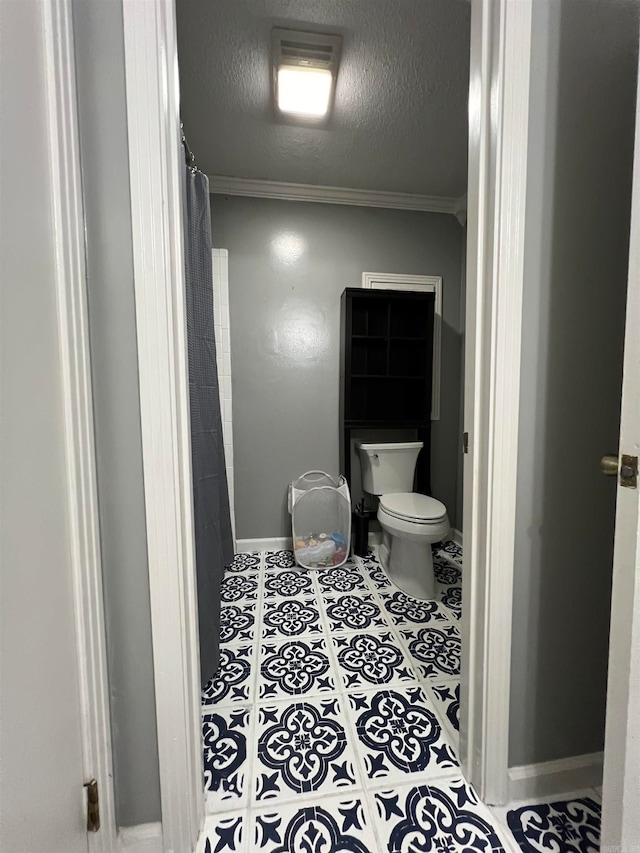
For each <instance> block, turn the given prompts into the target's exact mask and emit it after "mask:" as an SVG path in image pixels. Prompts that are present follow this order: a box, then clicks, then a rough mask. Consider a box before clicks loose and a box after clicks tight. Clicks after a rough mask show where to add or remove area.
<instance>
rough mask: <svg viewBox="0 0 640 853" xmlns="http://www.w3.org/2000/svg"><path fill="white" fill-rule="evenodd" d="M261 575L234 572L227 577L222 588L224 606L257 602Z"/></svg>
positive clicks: (221, 599) (221, 597) (221, 594)
mask: <svg viewBox="0 0 640 853" xmlns="http://www.w3.org/2000/svg"><path fill="white" fill-rule="evenodd" d="M259 584H260V575H259V574H258V573H257V572H232V573H230V574H228V575H225V577H224V580H223V581H222V585H221V587H220V601H221V602H222V604H233V603H235V602H238V601H256V600H257V598H258V589H259Z"/></svg>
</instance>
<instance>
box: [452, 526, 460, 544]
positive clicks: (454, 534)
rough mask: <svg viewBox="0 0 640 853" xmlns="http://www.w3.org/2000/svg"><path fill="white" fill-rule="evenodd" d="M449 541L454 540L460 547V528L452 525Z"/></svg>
mask: <svg viewBox="0 0 640 853" xmlns="http://www.w3.org/2000/svg"><path fill="white" fill-rule="evenodd" d="M451 541H452V542H455V543H456V545H459V546H460V547H461V548H462V530H457V529H456V528H455V527H452V528H451Z"/></svg>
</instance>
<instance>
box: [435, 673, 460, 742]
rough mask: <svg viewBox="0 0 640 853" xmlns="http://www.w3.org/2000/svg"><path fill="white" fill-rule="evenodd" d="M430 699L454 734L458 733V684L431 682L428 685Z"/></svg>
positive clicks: (454, 682) (453, 682)
mask: <svg viewBox="0 0 640 853" xmlns="http://www.w3.org/2000/svg"><path fill="white" fill-rule="evenodd" d="M429 691H430V692H431V698H432V699H433V702H434V704H435V706H436V708H437V710H438V711H439V713H440V718H441V719H442V718H444V719H446V720H447V722H448V723H449V725H450V726H451V729H452V730H453V732H454V733H457V732H459V731H460V684H459V683H458V682H457V681H445V682H441V683H436V682H433V683H431V684H429Z"/></svg>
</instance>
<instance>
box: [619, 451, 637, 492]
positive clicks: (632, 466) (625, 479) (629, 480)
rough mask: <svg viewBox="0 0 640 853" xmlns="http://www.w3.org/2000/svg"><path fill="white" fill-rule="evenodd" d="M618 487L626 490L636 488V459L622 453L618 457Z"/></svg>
mask: <svg viewBox="0 0 640 853" xmlns="http://www.w3.org/2000/svg"><path fill="white" fill-rule="evenodd" d="M620 485H621V486H625V487H626V488H627V489H637V488H638V457H637V456H626V455H625V454H624V453H623V454H622V456H621V457H620Z"/></svg>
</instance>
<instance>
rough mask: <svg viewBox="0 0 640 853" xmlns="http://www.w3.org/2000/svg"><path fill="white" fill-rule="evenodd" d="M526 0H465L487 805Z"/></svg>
mask: <svg viewBox="0 0 640 853" xmlns="http://www.w3.org/2000/svg"><path fill="white" fill-rule="evenodd" d="M531 15H532V4H531V0H521V2H518V3H513V2H510V0H472V22H471V78H470V79H471V83H470V93H469V101H470V102H469V113H470V139H469V229H468V255H467V263H468V268H467V324H466V335H467V346H466V366H465V377H466V378H465V429H466V430H467V431H468V432H469V453H468V454H466V455H465V509H464V537H465V541H466V542H467V548H466V551H465V567H466V572H465V575H466V578H467V581H468V583H467V588H466V589H465V596H464V602H463V608H464V612H463V619H462V634H463V651H462V662H463V664H462V677H461V731H460V735H461V736H460V745H461V752H462V761H463V767H464V770H465V775H466V776H467V778H468V780H469V781H470V782H471V783H472V784H473V785H474V787H475V788H476V790H477V791H478V793H479V795H480V797H481V798H482V799H483V800H484V801H485V802H487V803H490V804H501V803H504V802H505V801H506V799H507V795H508V773H507V767H508V752H509V738H508V732H509V710H510V709H509V699H510V679H511V628H512V626H511V619H512V589H513V571H514V543H515V521H516V518H515V509H516V474H517V452H518V416H519V401H520V344H521V332H522V287H523V255H524V215H525V198H526V175H527V142H528V116H529V69H530V53H531Z"/></svg>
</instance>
